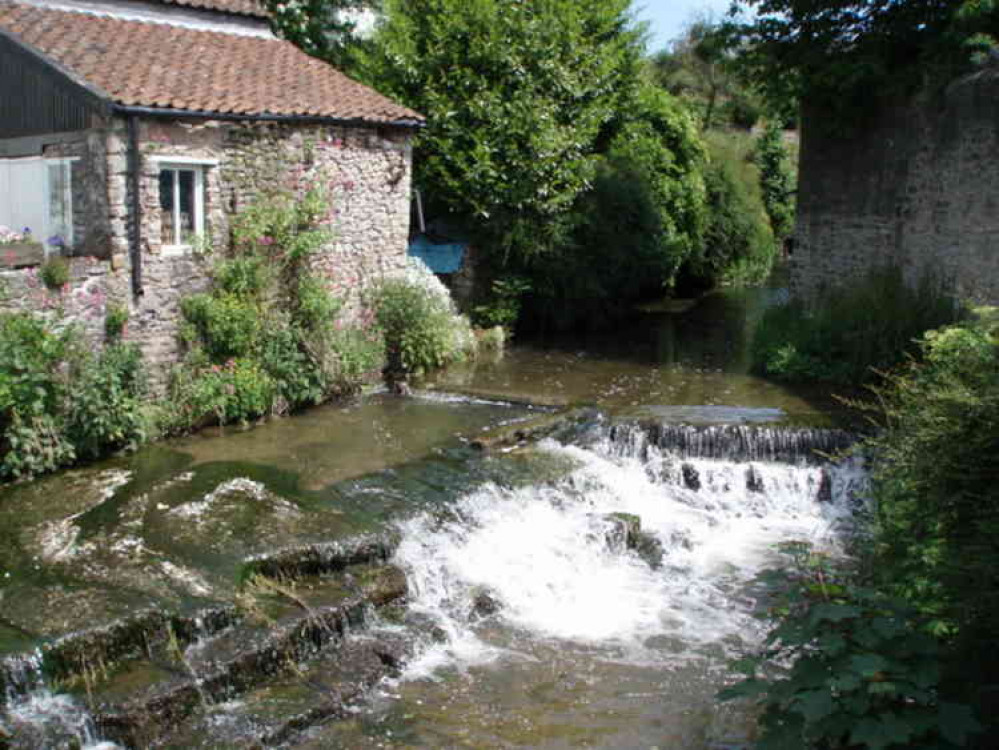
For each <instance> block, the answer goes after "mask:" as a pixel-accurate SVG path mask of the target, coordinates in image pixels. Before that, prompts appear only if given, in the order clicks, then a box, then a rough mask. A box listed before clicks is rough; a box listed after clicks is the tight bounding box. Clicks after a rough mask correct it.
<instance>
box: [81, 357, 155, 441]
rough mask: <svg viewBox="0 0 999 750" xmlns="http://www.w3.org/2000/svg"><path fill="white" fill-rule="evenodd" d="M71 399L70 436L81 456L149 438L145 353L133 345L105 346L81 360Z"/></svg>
mask: <svg viewBox="0 0 999 750" xmlns="http://www.w3.org/2000/svg"><path fill="white" fill-rule="evenodd" d="M77 370H78V371H77V373H76V374H75V377H74V381H73V387H72V388H70V389H69V391H68V394H67V399H66V407H65V408H66V435H67V437H68V438H69V440H70V442H71V443H72V444H73V445H74V446H75V448H76V455H77V457H79V458H98V457H100V456H102V455H104V454H105V453H109V452H111V451H114V450H120V449H123V448H127V449H134V448H136V447H138V446H139V445H140V444H141V443H142V442H143V441H144V440H145V437H146V429H145V419H144V416H143V410H142V406H143V399H144V396H145V383H146V381H145V374H144V372H143V368H142V353H141V352H140V351H139V348H138V347H137V346H134V345H128V344H112V345H109V346H106V347H105V348H104V349H103V350H102V351H101V352H100V353H99V354H97V355H96V356H88V357H86V358H84V360H83V361H82V362H81V363H80V366H79V367H78V368H77Z"/></svg>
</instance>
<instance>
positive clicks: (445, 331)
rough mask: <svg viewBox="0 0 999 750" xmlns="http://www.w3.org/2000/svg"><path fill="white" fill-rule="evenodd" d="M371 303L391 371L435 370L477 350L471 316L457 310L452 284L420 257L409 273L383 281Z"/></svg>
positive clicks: (418, 371) (416, 371)
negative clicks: (448, 285) (443, 281)
mask: <svg viewBox="0 0 999 750" xmlns="http://www.w3.org/2000/svg"><path fill="white" fill-rule="evenodd" d="M372 306H373V308H374V310H375V319H376V321H377V323H378V327H379V328H380V329H381V331H382V334H383V336H384V340H385V352H386V358H387V368H388V370H389V371H390V372H393V373H421V372H426V371H428V370H434V369H437V368H440V367H443V366H444V365H447V364H449V363H450V362H453V361H455V360H459V359H462V358H463V357H464V356H465V355H466V354H468V353H469V352H470V351H472V350H474V347H475V343H474V342H475V337H474V335H473V334H472V331H471V326H470V325H469V323H468V320H467V319H466V318H463V317H461V316H459V315H457V314H455V311H454V309H453V306H452V303H451V298H450V295H449V294H448V291H447V289H446V288H444V287H443V286H441V285H440V282H438V281H437V279H436V278H435V277H434V276H433V274H431V273H430V271H429V270H427V269H426V266H424V265H423V264H422V263H420V262H419V261H413V260H412V259H411V266H410V273H409V274H408V276H407V277H406V278H399V279H389V280H387V281H384V282H383V283H382V284H380V285H379V286H378V287H377V289H375V290H374V293H373V298H372Z"/></svg>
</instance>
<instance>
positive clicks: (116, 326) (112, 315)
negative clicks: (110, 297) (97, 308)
mask: <svg viewBox="0 0 999 750" xmlns="http://www.w3.org/2000/svg"><path fill="white" fill-rule="evenodd" d="M127 324H128V308H127V307H125V306H124V305H108V308H107V310H106V311H105V313H104V339H105V340H106V341H107V342H108V343H115V342H117V341H120V340H121V337H122V336H123V335H124V333H125V326H126V325H127Z"/></svg>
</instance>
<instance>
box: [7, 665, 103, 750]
mask: <svg viewBox="0 0 999 750" xmlns="http://www.w3.org/2000/svg"><path fill="white" fill-rule="evenodd" d="M4 666H5V671H6V675H7V686H6V690H5V695H4V698H5V703H6V709H5V710H4V711H0V726H3V725H6V726H7V728H8V729H9V730H10V731H11V735H12V738H13V744H12V745H11V747H12V748H14V749H15V750H18V749H20V748H33V749H34V748H46V747H71V746H74V745H75V746H77V747H80V748H81V749H82V750H120V747H121V746H120V745H116V744H114V743H113V742H107V741H105V740H102V739H101V738H100V736H99V734H98V732H97V728H96V725H95V724H94V720H93V717H92V716H91V715H90V713H89V712H88V711H87V710H86V708H84V707H83V706H82V705H80V704H79V703H78V702H77V701H76V700H74V699H73V698H72V697H70V696H68V695H62V694H57V693H53V692H52V691H51V689H50V688H49V686H48V685H47V684H46V681H45V677H44V674H43V673H42V655H41V652H36V653H35V654H34V655H32V656H30V657H21V658H17V659H15V660H13V661H8V662H7V663H6V664H5V665H4Z"/></svg>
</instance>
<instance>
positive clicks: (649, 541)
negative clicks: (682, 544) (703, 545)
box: [631, 531, 689, 570]
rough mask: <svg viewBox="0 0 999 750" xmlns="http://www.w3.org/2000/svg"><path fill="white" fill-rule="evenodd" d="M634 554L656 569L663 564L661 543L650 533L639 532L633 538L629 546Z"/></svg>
mask: <svg viewBox="0 0 999 750" xmlns="http://www.w3.org/2000/svg"><path fill="white" fill-rule="evenodd" d="M688 543H689V540H688ZM631 548H632V549H633V550H634V551H635V554H637V555H638V556H639V557H640V558H642V559H643V560H644V561H645V562H646V564H647V565H648V566H649V567H650V568H652V569H653V570H656V569H658V568H660V567H662V564H663V554H664V552H663V543H662V542H660V541H659V539H657V538H656V537H654V536H653V535H652V534H648V533H646V532H644V531H643V532H640V533H639V534H638V535H637V537H636V538H635V541H634V544H633V545H632V547H631Z"/></svg>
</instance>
